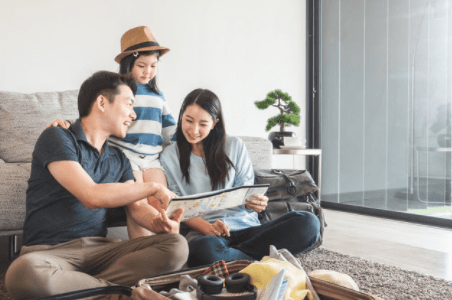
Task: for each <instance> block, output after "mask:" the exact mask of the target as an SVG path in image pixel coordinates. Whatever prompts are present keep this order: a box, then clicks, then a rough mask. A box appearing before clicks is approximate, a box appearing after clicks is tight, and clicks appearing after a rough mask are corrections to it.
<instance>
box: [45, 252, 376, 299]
mask: <svg viewBox="0 0 452 300" xmlns="http://www.w3.org/2000/svg"><path fill="white" fill-rule="evenodd" d="M249 264H251V262H250V261H246V260H236V261H231V262H227V263H226V267H227V269H228V271H229V273H230V274H234V273H237V272H239V271H241V270H242V269H244V268H245V267H247V266H248V265H249ZM206 269H207V267H199V268H192V269H186V270H181V271H179V272H174V273H170V274H165V275H160V276H156V277H151V278H145V279H142V280H140V281H138V283H137V286H145V285H149V286H150V287H151V288H152V289H153V291H152V298H151V299H152V300H170V299H169V298H167V297H165V296H163V295H161V294H159V293H158V292H160V291H163V290H164V291H169V290H170V289H172V288H178V286H179V280H180V277H181V275H189V276H190V277H192V278H197V277H199V276H201V275H202V274H203V273H204V272H205V271H206ZM309 279H310V281H311V283H312V286H313V288H314V290H315V291H316V293H317V294H318V296H319V298H320V299H321V300H383V299H381V298H379V297H376V296H372V295H369V294H366V293H362V292H357V291H355V290H352V289H349V288H346V287H343V286H340V285H337V284H334V283H331V282H328V281H325V280H321V279H318V278H314V277H309ZM131 291H132V289H131V288H130V287H126V286H110V287H103V288H96V289H88V290H81V291H75V292H70V293H65V294H60V295H55V296H51V297H46V298H42V299H40V300H71V299H83V298H86V297H90V296H95V295H108V294H118V295H127V296H130V294H131ZM224 299H233V298H227V297H225V298H224Z"/></svg>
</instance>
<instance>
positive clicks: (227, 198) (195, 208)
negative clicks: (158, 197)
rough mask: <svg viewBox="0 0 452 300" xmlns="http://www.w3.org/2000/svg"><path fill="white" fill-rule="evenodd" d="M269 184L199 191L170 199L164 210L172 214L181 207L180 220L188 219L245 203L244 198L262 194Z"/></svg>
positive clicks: (169, 214)
mask: <svg viewBox="0 0 452 300" xmlns="http://www.w3.org/2000/svg"><path fill="white" fill-rule="evenodd" d="M269 186H270V185H269V184H256V185H243V186H238V187H234V188H230V189H223V190H218V191H214V192H208V193H201V194H196V195H189V196H183V197H176V198H173V200H171V202H170V204H169V205H168V208H167V209H166V212H167V214H168V216H170V217H171V216H172V215H173V214H174V211H175V210H176V209H178V208H183V209H184V213H183V214H182V218H181V222H183V221H186V220H190V219H193V218H196V217H199V216H201V215H204V214H206V213H209V212H212V211H215V210H221V209H225V208H231V207H235V206H240V205H243V204H246V199H253V198H254V197H253V195H254V194H257V195H264V194H265V193H266V192H267V189H268V187H269Z"/></svg>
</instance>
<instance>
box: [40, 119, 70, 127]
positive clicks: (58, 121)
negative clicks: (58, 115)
mask: <svg viewBox="0 0 452 300" xmlns="http://www.w3.org/2000/svg"><path fill="white" fill-rule="evenodd" d="M57 126H60V127H63V128H64V129H68V128H69V127H70V126H71V123H69V122H68V121H66V120H63V119H56V120H55V121H52V122H50V123H49V124H47V125H46V127H45V128H44V129H47V128H49V127H57Z"/></svg>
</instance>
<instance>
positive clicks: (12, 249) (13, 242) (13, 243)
mask: <svg viewBox="0 0 452 300" xmlns="http://www.w3.org/2000/svg"><path fill="white" fill-rule="evenodd" d="M18 255H19V251H18V250H17V234H15V235H11V236H10V237H9V260H10V261H11V260H14V259H15V258H16V257H17V256H18Z"/></svg>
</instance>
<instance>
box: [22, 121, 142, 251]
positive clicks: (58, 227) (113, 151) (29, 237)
mask: <svg viewBox="0 0 452 300" xmlns="http://www.w3.org/2000/svg"><path fill="white" fill-rule="evenodd" d="M64 160H66V161H67V160H70V161H76V162H79V163H80V164H81V166H82V167H83V169H85V171H86V172H87V173H88V174H89V176H91V178H92V179H93V180H94V182H96V183H112V182H125V181H128V180H133V179H134V176H133V173H132V167H131V166H130V162H129V160H128V159H127V158H126V157H125V156H124V154H123V153H122V151H121V150H119V149H118V148H115V147H111V146H108V142H105V144H104V145H103V147H102V155H101V156H99V151H98V150H97V149H96V148H94V147H93V146H92V145H91V144H90V143H88V141H87V140H86V136H85V132H84V131H83V127H82V126H81V124H80V120H77V121H76V122H75V123H74V124H73V125H72V126H71V127H70V128H69V129H68V130H67V129H63V128H61V127H51V128H48V129H46V130H44V132H43V133H42V134H41V135H40V136H39V138H38V140H37V142H36V145H35V149H34V151H33V158H32V163H31V175H30V179H29V180H28V189H27V202H26V208H27V209H26V217H25V223H24V240H23V244H24V245H26V246H32V245H56V244H59V243H63V242H67V241H70V240H73V239H77V238H80V237H87V236H106V234H107V227H106V224H105V220H106V211H107V210H106V209H105V208H98V209H88V208H86V207H85V206H84V205H83V204H82V203H81V202H80V201H79V200H78V199H77V198H75V196H74V195H72V194H71V193H70V192H69V191H68V190H66V189H65V188H64V187H63V186H61V185H60V184H59V183H58V182H57V181H56V180H55V178H53V176H52V174H50V172H49V170H48V169H47V165H48V164H49V163H51V162H54V161H64Z"/></svg>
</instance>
